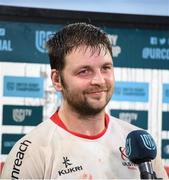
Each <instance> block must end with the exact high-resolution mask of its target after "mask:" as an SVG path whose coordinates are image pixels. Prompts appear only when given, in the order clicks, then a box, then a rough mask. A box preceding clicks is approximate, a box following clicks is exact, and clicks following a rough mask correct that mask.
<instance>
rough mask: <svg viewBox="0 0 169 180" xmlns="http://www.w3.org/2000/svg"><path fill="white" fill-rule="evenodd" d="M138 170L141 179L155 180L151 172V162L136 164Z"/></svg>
mask: <svg viewBox="0 0 169 180" xmlns="http://www.w3.org/2000/svg"><path fill="white" fill-rule="evenodd" d="M138 167H139V170H140V178H141V179H156V177H155V176H154V175H155V174H154V172H153V167H152V164H151V162H150V161H149V162H143V163H140V164H138Z"/></svg>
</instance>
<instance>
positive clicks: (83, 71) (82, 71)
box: [78, 69, 89, 75]
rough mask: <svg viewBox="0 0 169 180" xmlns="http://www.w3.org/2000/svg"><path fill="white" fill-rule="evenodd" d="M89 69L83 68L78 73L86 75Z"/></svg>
mask: <svg viewBox="0 0 169 180" xmlns="http://www.w3.org/2000/svg"><path fill="white" fill-rule="evenodd" d="M88 73H89V71H88V70H87V69H84V70H81V71H80V72H79V73H78V74H81V75H85V74H88Z"/></svg>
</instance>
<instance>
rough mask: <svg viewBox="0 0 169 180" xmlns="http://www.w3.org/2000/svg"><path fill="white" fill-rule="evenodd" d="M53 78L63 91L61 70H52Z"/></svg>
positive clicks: (56, 85) (58, 89) (55, 84)
mask: <svg viewBox="0 0 169 180" xmlns="http://www.w3.org/2000/svg"><path fill="white" fill-rule="evenodd" d="M51 80H52V83H53V85H54V87H55V89H56V90H57V91H62V85H61V79H60V72H59V71H58V70H56V69H52V70H51Z"/></svg>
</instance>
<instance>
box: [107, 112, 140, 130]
mask: <svg viewBox="0 0 169 180" xmlns="http://www.w3.org/2000/svg"><path fill="white" fill-rule="evenodd" d="M109 119H110V126H111V127H112V128H113V129H118V130H119V131H121V132H126V133H129V132H130V131H134V130H138V129H140V128H138V127H137V126H134V125H132V124H130V123H128V122H126V121H124V120H121V119H118V118H116V117H113V116H111V115H109Z"/></svg>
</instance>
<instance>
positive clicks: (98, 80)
mask: <svg viewBox="0 0 169 180" xmlns="http://www.w3.org/2000/svg"><path fill="white" fill-rule="evenodd" d="M104 83H105V79H104V77H103V75H102V73H101V72H100V71H97V72H96V73H95V74H94V75H93V78H92V80H91V84H92V85H102V84H104Z"/></svg>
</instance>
